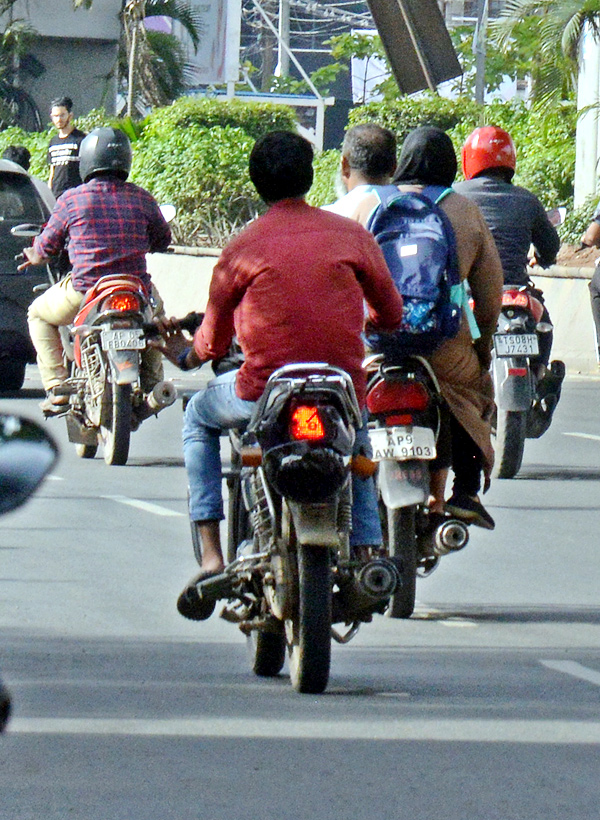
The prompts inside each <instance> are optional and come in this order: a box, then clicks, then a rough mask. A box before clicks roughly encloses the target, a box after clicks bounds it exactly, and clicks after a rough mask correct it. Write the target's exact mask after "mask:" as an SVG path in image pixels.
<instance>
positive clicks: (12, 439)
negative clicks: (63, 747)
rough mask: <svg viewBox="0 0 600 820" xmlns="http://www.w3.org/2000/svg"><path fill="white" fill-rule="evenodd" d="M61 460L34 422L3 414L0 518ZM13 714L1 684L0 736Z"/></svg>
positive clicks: (48, 438) (26, 495)
mask: <svg viewBox="0 0 600 820" xmlns="http://www.w3.org/2000/svg"><path fill="white" fill-rule="evenodd" d="M57 458H58V449H57V447H56V444H55V443H54V441H53V440H52V438H51V437H50V436H49V435H48V434H47V433H46V432H45V431H44V430H42V428H41V427H40V426H39V425H38V424H36V423H35V422H32V421H29V420H28V419H24V418H20V417H19V416H14V415H9V414H6V413H2V414H0V515H3V514H4V513H7V512H10V511H11V510H14V509H16V508H17V507H19V506H21V504H24V503H25V501H26V500H27V499H28V498H29V496H30V495H31V494H32V493H34V492H35V490H36V489H37V488H38V486H39V485H40V483H41V482H42V480H43V478H44V476H46V475H47V474H48V473H49V472H50V470H51V469H52V467H53V466H54V464H55V463H56V460H57ZM10 712H11V698H10V694H9V692H8V690H7V689H6V687H5V686H4V685H3V684H2V681H0V732H2V731H4V729H5V728H6V725H7V723H8V720H9V717H10Z"/></svg>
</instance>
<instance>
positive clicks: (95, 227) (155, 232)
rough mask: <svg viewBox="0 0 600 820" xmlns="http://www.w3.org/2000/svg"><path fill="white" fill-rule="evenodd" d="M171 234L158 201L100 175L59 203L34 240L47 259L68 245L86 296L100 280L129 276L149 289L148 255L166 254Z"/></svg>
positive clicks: (76, 285)
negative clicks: (137, 278) (158, 252)
mask: <svg viewBox="0 0 600 820" xmlns="http://www.w3.org/2000/svg"><path fill="white" fill-rule="evenodd" d="M170 242H171V230H170V228H169V226H168V224H167V222H166V221H165V220H164V218H163V215H162V214H161V212H160V209H159V207H158V205H157V204H156V201H155V200H154V198H153V197H152V196H151V195H150V194H149V193H148V192H147V191H145V190H144V189H143V188H139V187H138V186H137V185H133V184H132V183H131V182H123V181H122V180H120V179H118V178H116V177H96V178H94V179H91V180H90V181H89V182H86V183H85V184H84V185H79V186H78V187H77V188H70V189H69V190H68V191H65V193H64V194H63V195H62V196H61V197H60V198H59V199H58V201H57V203H56V206H55V208H54V210H53V212H52V215H51V217H50V219H49V221H48V224H47V225H46V227H45V228H44V230H43V232H42V233H41V234H40V236H38V237H37V238H36V240H35V242H34V248H35V250H36V251H37V252H38V253H39V254H40V255H41V256H42V257H44V259H47V258H48V257H51V256H55V255H56V254H58V253H59V252H60V251H61V250H62V249H63V248H64V247H65V246H67V243H68V251H69V259H70V261H71V265H72V266H73V271H72V274H71V276H72V281H73V287H74V288H75V290H78V291H80V292H85V291H86V290H87V289H88V288H90V287H92V285H94V284H95V283H96V282H97V281H98V279H100V278H101V277H102V276H108V275H110V274H130V275H134V276H139V277H140V279H142V281H143V282H145V284H146V285H148V286H149V285H150V276H149V274H148V273H147V271H146V254H147V253H152V252H156V251H165V250H166V249H167V247H168V245H169V243H170Z"/></svg>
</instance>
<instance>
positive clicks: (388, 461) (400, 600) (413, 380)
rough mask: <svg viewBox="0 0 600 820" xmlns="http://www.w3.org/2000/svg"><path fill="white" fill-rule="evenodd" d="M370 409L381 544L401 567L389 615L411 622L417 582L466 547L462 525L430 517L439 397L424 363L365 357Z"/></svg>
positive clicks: (413, 359) (413, 358)
mask: <svg viewBox="0 0 600 820" xmlns="http://www.w3.org/2000/svg"><path fill="white" fill-rule="evenodd" d="M365 368H366V370H367V374H368V382H367V409H368V411H369V437H370V440H371V446H372V449H373V460H374V461H375V462H376V463H377V464H378V469H377V486H378V494H379V505H380V513H381V523H382V529H383V534H384V545H385V547H386V549H387V553H388V555H389V556H390V557H391V558H392V559H394V560H396V561H397V562H399V564H400V566H401V567H402V584H401V585H398V586H397V587H396V590H395V592H394V594H393V595H392V597H391V601H390V606H389V607H388V609H387V612H386V614H387V615H388V616H389V617H391V618H409V617H410V616H411V615H412V613H413V611H414V608H415V595H416V582H417V577H426V576H427V575H430V574H431V572H433V570H434V569H435V568H436V567H437V565H438V563H439V560H440V558H441V557H442V556H444V555H447V554H449V553H450V552H456V551H457V550H460V549H463V547H465V546H466V545H467V542H468V540H469V532H468V528H467V525H466V524H465V523H464V522H462V521H457V520H456V519H453V518H452V517H451V516H449V515H433V514H432V515H430V514H429V512H428V509H427V506H426V505H427V501H428V497H429V483H430V475H429V463H430V461H431V459H433V458H435V456H436V443H437V440H438V435H439V432H440V425H441V406H442V397H441V394H440V390H439V386H438V383H437V379H436V377H435V374H434V372H433V370H432V368H431V366H430V365H429V363H428V362H427V360H426V359H424V358H422V357H420V356H405V357H403V358H401V359H397V360H394V361H393V362H392V361H387V360H386V358H385V357H384V356H382V355H374V356H370V357H369V358H368V359H366V360H365Z"/></svg>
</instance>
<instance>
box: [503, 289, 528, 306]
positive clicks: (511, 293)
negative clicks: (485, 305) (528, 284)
mask: <svg viewBox="0 0 600 820" xmlns="http://www.w3.org/2000/svg"><path fill="white" fill-rule="evenodd" d="M502 304H503V305H514V306H515V307H529V296H528V295H527V293H525V292H523V291H518V290H505V291H504V293H503V294H502Z"/></svg>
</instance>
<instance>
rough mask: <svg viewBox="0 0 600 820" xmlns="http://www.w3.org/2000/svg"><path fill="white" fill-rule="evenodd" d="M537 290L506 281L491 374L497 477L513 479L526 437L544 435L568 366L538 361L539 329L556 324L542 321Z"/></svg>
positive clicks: (542, 308)
mask: <svg viewBox="0 0 600 820" xmlns="http://www.w3.org/2000/svg"><path fill="white" fill-rule="evenodd" d="M539 295H540V294H539V293H538V292H536V290H535V289H532V288H530V287H527V286H516V285H505V286H504V289H503V294H502V309H501V312H500V317H499V319H498V328H497V332H496V333H495V334H494V349H493V350H492V364H491V373H492V377H493V380H494V390H495V395H496V406H497V415H496V422H495V425H494V432H495V451H496V460H495V465H494V473H493V474H494V476H495V477H497V478H514V477H515V475H516V474H517V473H518V472H519V470H520V468H521V464H522V462H523V453H524V447H525V440H526V439H528V438H540V436H542V435H543V434H544V433H545V432H546V431H547V430H548V428H549V427H550V424H551V422H552V416H553V414H554V411H555V409H556V406H557V404H558V401H559V399H560V393H561V386H562V382H563V379H564V377H565V365H564V363H563V362H561V361H559V360H555V361H552V362H551V363H550V367H549V368H544V366H543V365H540V364H539V363H538V362H536V357H537V356H538V355H539V351H540V336H541V334H545V333H550V332H551V331H552V325H551V324H550V323H549V322H548V321H542V314H543V311H544V307H543V303H542V302H541V301H540V298H539Z"/></svg>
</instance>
